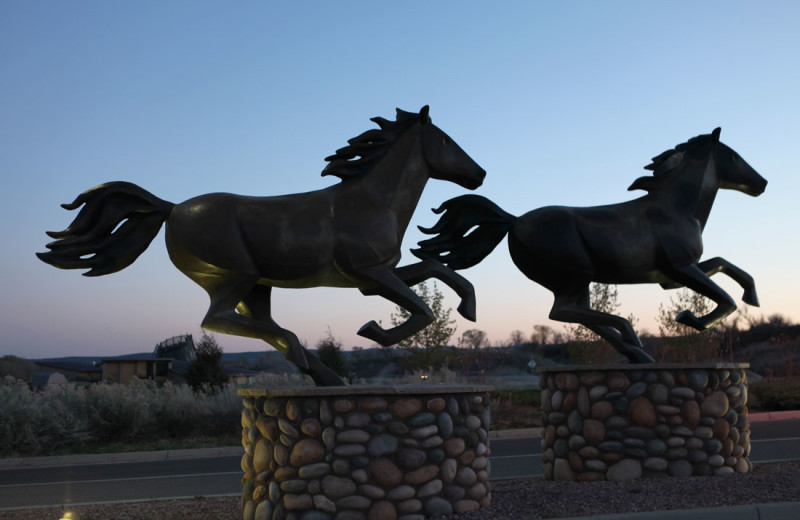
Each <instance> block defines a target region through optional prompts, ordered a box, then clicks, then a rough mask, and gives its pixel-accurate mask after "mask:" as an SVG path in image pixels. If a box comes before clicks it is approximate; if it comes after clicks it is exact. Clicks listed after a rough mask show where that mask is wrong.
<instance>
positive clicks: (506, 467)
mask: <svg viewBox="0 0 800 520" xmlns="http://www.w3.org/2000/svg"><path fill="white" fill-rule="evenodd" d="M751 432H752V438H753V440H752V441H751V447H752V450H751V456H750V460H752V461H753V462H770V461H777V460H800V420H788V421H770V422H763V423H754V424H752V426H751ZM540 452H541V448H540V441H539V439H538V438H530V437H528V438H519V439H495V440H492V455H491V457H490V459H491V461H492V479H493V480H500V479H510V478H522V477H533V476H541V474H542V463H541V457H540ZM240 458H241V457H240V456H227V457H209V458H199V459H185V460H167V461H163V460H162V461H151V462H126V463H115V464H92V465H85V466H57V467H40V468H17V469H0V509H3V508H23V507H33V506H44V505H62V504H81V503H87V502H103V501H134V500H153V499H157V498H170V497H194V496H199V495H202V496H214V495H237V494H239V493H240V492H241V484H240V478H241V471H240V470H239V461H240Z"/></svg>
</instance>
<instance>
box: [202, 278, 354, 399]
mask: <svg viewBox="0 0 800 520" xmlns="http://www.w3.org/2000/svg"><path fill="white" fill-rule="evenodd" d="M200 281H202V282H203V283H202V284H201V285H202V286H203V287H204V288H205V289H206V291H207V292H208V294H209V296H210V297H211V305H210V306H209V309H208V312H207V313H206V317H205V318H204V319H203V323H202V327H203V328H204V329H208V330H211V331H214V332H221V333H224V334H233V335H235V336H246V337H249V338H256V339H261V340H264V341H266V342H267V343H269V344H270V345H272V346H273V347H275V349H276V350H278V351H279V352H280V353H281V354H283V355H284V356H285V357H286V359H287V360H288V361H290V362H292V363H294V364H295V365H296V366H297V368H299V369H300V370H301V371H303V372H305V373H307V374H309V375H310V376H311V377H312V379H314V381H315V382H317V383H318V384H320V385H325V386H336V385H343V384H344V381H342V379H341V378H339V377H338V376H336V374H334V373H333V372H331V371H330V370H329V369H327V367H325V365H323V364H322V363H321V362H319V360H318V359H317V358H315V357H314V356H311V355H308V356H307V355H306V354H307V351H306V350H305V349H304V348H303V346H302V345H301V344H300V341H299V340H298V339H297V336H295V335H294V333H292V332H291V331H288V330H286V329H284V328H281V327H280V326H279V325H278V324H277V323H275V321H273V319H272V316H271V305H270V296H271V291H272V288H271V287H268V286H264V285H259V284H258V276H256V275H246V274H228V275H217V276H216V277H213V278H211V277H206V278H203V279H201V280H200ZM237 310H238V311H239V312H237ZM326 370H327V372H326Z"/></svg>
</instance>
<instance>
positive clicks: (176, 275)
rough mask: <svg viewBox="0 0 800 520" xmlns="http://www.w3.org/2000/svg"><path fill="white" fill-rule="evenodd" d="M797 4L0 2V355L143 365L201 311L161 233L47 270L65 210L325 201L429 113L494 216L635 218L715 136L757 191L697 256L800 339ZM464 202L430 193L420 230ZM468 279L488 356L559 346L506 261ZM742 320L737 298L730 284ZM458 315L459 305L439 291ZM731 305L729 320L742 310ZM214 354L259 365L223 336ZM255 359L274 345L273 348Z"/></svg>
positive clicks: (333, 314)
mask: <svg viewBox="0 0 800 520" xmlns="http://www.w3.org/2000/svg"><path fill="white" fill-rule="evenodd" d="M798 19H800V6H799V4H797V3H796V2H790V1H785V2H776V1H765V2H758V3H756V2H736V1H725V2H723V1H708V2H684V1H676V2H658V3H656V2H635V1H630V2H626V1H608V2H594V1H587V2H582V1H573V2H493V3H489V2H465V1H459V2H444V1H443V2H402V3H397V2H393V3H389V2H197V1H191V2H189V1H186V2H179V1H172V2H156V1H144V2H105V1H97V2H90V1H79V2H56V1H52V2H46V1H31V2H11V1H6V2H0V175H2V179H3V181H2V182H3V189H2V195H3V201H2V204H1V205H0V240H2V249H1V250H0V287H2V292H1V293H0V328H1V330H2V331H3V333H2V334H0V354H16V355H23V356H27V357H44V356H60V355H70V354H75V355H112V354H122V353H126V352H139V351H146V350H149V349H151V348H152V347H153V345H154V344H155V343H157V342H158V341H160V340H161V339H164V338H166V337H168V336H172V335H175V334H181V333H184V332H192V333H195V334H199V326H200V321H201V320H202V317H203V316H204V314H205V311H206V307H207V303H208V302H207V297H206V295H205V293H204V292H203V291H202V289H200V288H199V287H198V286H196V285H194V284H193V283H192V282H191V281H190V280H189V279H188V278H186V277H184V276H183V275H182V274H180V272H178V271H177V270H176V269H175V268H174V267H173V266H172V264H171V263H170V261H169V259H168V257H167V255H166V249H165V247H164V244H163V231H162V234H161V236H160V237H159V238H157V239H156V240H155V241H154V242H153V244H152V245H151V246H150V248H149V249H148V251H147V252H146V253H145V254H144V255H142V256H141V257H140V258H139V260H137V262H136V263H134V264H133V265H132V266H131V267H129V268H127V269H126V270H124V271H122V272H120V273H116V274H114V275H111V276H106V277H100V278H93V279H87V278H84V277H82V276H80V275H79V272H78V271H60V270H57V269H53V268H52V267H50V266H47V265H45V264H44V263H42V262H39V261H38V260H37V259H36V258H35V256H34V252H36V251H43V250H44V244H45V243H47V242H48V241H49V239H48V237H46V236H45V234H44V232H45V231H48V230H60V229H63V228H64V227H66V225H67V224H68V223H69V221H70V220H71V218H72V216H73V215H71V214H70V213H68V212H66V211H64V210H63V209H61V208H60V207H59V204H61V203H64V202H70V201H72V199H73V198H74V197H75V196H76V195H77V194H78V193H80V192H82V191H83V190H85V189H87V188H89V187H91V186H94V185H97V184H100V183H102V182H106V181H112V180H127V181H130V182H134V183H136V184H139V185H140V186H142V187H144V188H145V189H147V190H149V191H151V192H153V193H154V194H155V195H157V196H158V197H161V198H164V199H167V200H170V201H172V202H176V203H177V202H181V201H183V200H185V199H188V198H190V197H192V196H195V195H199V194H202V193H209V192H217V191H225V192H233V193H241V194H251V195H273V194H275V195H277V194H285V193H294V192H302V191H309V190H314V189H319V188H323V187H325V186H328V185H330V184H331V183H333V182H336V179H333V178H331V177H325V178H322V177H320V172H321V171H322V169H323V168H324V166H325V164H326V163H325V162H324V160H323V159H324V157H326V156H328V155H330V154H331V153H333V151H334V150H336V149H337V148H340V147H341V146H343V145H344V144H346V141H347V139H349V138H350V137H353V136H355V135H357V134H359V133H361V132H363V131H364V130H367V129H369V128H372V127H374V125H373V124H372V123H371V122H370V121H369V118H370V117H373V116H382V117H386V118H390V119H393V118H394V109H395V107H400V108H403V109H406V110H413V111H417V110H419V108H420V107H422V106H423V105H426V104H427V105H430V107H431V109H430V110H431V111H430V113H431V117H432V118H433V121H434V122H435V123H436V124H437V126H439V127H440V128H442V129H443V130H444V131H446V132H447V133H449V134H450V135H451V136H452V137H453V138H454V139H455V140H456V141H457V142H458V143H459V144H460V145H461V146H462V147H463V148H464V149H465V150H466V151H467V152H468V153H469V154H470V155H471V156H472V157H473V158H474V159H475V160H476V161H477V162H478V163H479V164H481V166H483V167H484V168H485V169H486V170H487V172H488V175H487V178H486V181H485V183H484V185H483V186H482V187H481V188H479V190H477V192H476V193H479V194H482V195H484V196H486V197H488V198H490V199H492V200H493V201H495V202H496V203H498V204H499V205H500V206H501V207H503V208H504V209H505V210H507V211H509V212H511V213H514V214H517V215H519V214H522V213H524V212H526V211H528V210H530V209H533V208H536V207H540V206H544V205H550V204H564V205H575V206H588V205H595V204H605V203H611V202H618V201H623V200H628V199H630V198H633V197H635V196H637V195H636V194H635V193H631V192H627V191H626V189H627V187H628V186H629V185H630V183H631V182H632V181H633V180H634V179H635V178H637V177H639V176H640V175H643V174H645V173H646V172H645V171H644V170H642V169H641V168H642V166H644V165H645V164H647V163H648V162H649V159H650V158H651V157H653V156H655V155H657V154H659V153H661V152H662V151H664V150H666V149H668V148H671V147H673V146H675V145H676V144H678V143H681V142H684V141H686V140H687V139H688V138H690V137H693V136H695V135H698V134H702V133H709V132H710V131H711V130H712V129H713V128H714V127H716V126H721V127H722V136H721V138H722V141H723V142H725V143H726V144H728V145H729V146H731V147H732V148H734V149H735V150H736V151H737V152H739V153H740V154H741V155H742V156H743V157H744V158H745V159H746V160H747V161H748V162H749V163H750V164H751V165H752V166H753V167H754V168H755V169H756V170H758V171H759V172H760V173H761V174H762V175H763V176H764V177H765V178H767V179H768V180H769V181H770V184H769V186H768V188H767V191H766V193H765V194H764V195H762V196H761V197H759V198H756V199H753V198H750V197H748V196H746V195H743V194H741V193H738V192H721V193H720V194H719V196H718V197H717V201H716V204H715V206H714V210H713V211H712V213H711V218H710V220H709V224H708V226H707V228H706V231H705V235H704V237H705V246H706V254H705V255H704V256H705V257H711V256H723V257H725V258H727V259H728V260H730V261H731V262H733V263H735V264H737V265H739V266H740V267H742V268H743V269H745V270H747V271H749V272H750V273H751V274H752V275H753V276H754V277H755V279H756V282H757V285H758V288H759V293H760V297H761V303H762V308H761V309H760V310H757V309H751V311H750V314H755V315H758V314H759V313H763V314H765V315H769V314H773V313H782V314H784V315H785V316H787V317H789V318H791V319H793V320H796V321H797V320H800V305H798V302H797V300H798V299H797V296H796V295H797V293H798V290H800V282H798V277H797V274H796V272H797V265H798V261H797V258H798V257H799V256H800V246H798V241H797V231H796V222H797V221H798V217H799V216H800V210H799V209H798V204H797V202H796V200H797V194H798V193H800V180H798V175H797V162H798V143H800V139H799V137H800V130H798V126H797V121H798V120H800V101H798V95H797V93H798V92H800V61H799V60H798V56H800V33H798V31H797V20H798ZM464 193H466V191H465V190H464V189H463V188H460V187H458V186H456V185H455V184H450V183H445V182H441V181H435V180H434V181H431V182H429V184H428V187H427V189H426V191H425V193H424V195H423V197H422V199H421V201H420V204H419V206H418V209H417V213H416V214H415V216H414V219H413V220H412V226H411V229H410V230H409V232H408V233H407V235H406V240H405V243H404V246H403V260H402V261H401V264H404V263H410V262H412V261H413V257H412V256H411V255H410V254H409V253H408V250H409V249H410V248H411V247H414V245H415V244H416V242H417V241H418V240H420V239H421V238H422V235H421V234H420V233H419V232H417V231H416V230H415V227H416V226H417V225H423V226H429V225H431V224H432V223H433V222H435V216H434V215H433V214H432V213H431V212H430V211H429V209H430V208H432V207H435V206H438V205H439V204H440V203H441V202H442V201H444V200H446V199H449V198H451V197H454V196H458V195H461V194H464ZM463 274H465V276H467V277H468V278H469V279H470V280H471V281H472V282H473V283H474V285H475V287H476V291H477V295H478V322H477V323H476V324H471V323H469V322H466V321H463V320H459V323H458V327H459V331H458V334H460V333H461V332H462V331H464V330H466V329H467V328H472V327H477V328H480V329H483V330H486V331H487V332H488V334H489V337H490V339H491V340H493V341H499V340H503V339H505V338H507V337H508V335H509V333H510V332H511V331H512V330H513V329H520V330H522V331H524V332H525V333H526V334H527V333H530V332H531V329H532V326H533V325H535V324H548V325H551V326H553V327H554V328H557V329H559V330H560V329H561V328H562V327H561V325H560V324H557V323H553V322H550V321H549V320H548V319H547V313H548V311H549V308H550V305H551V302H552V300H551V295H550V293H549V292H548V291H546V290H545V289H543V288H541V287H539V286H537V285H535V284H534V283H532V282H530V281H528V280H527V279H526V278H525V277H524V276H523V275H522V274H520V273H519V272H518V271H517V270H516V268H515V267H514V265H513V263H512V262H511V260H510V258H509V256H508V251H507V249H506V246H505V245H501V246H500V247H498V249H497V250H496V251H495V252H494V253H493V254H492V255H491V256H490V257H489V258H488V259H487V260H486V261H485V262H484V263H482V264H480V265H479V266H477V267H474V268H472V269H469V270H467V271H464V272H463ZM715 279H719V283H720V284H721V285H722V286H723V287H725V288H726V289H729V290H730V292H731V294H732V295H733V296H734V297H735V298H737V299H738V298H739V297H740V296H741V294H740V293H741V291H740V290H739V289H738V287H736V286H735V285H733V284H731V283H730V282H729V281H728V280H726V279H724V277H721V276H719V275H718V276H717V277H716V278H715ZM444 292H445V293H446V294H447V297H448V299H447V302H448V303H449V304H450V305H451V306H452V307H455V306H456V304H457V301H456V300H455V298H454V297H453V296H452V295H451V293H449V291H448V290H446V289H445V290H444ZM669 294H670V293H667V292H664V291H662V290H661V289H660V288H659V287H657V286H635V287H621V290H620V295H621V300H622V303H623V312H624V313H626V314H627V313H633V314H634V315H636V316H637V317H638V318H639V324H638V328H639V330H640V331H641V330H643V329H649V330H651V331H655V330H656V326H655V324H654V322H653V319H654V317H655V315H656V314H657V311H658V305H659V303H661V302H663V301H665V299H666V298H667V297H668V296H669ZM273 301H274V304H273V305H274V309H275V312H274V314H275V319H276V320H277V321H278V322H279V323H280V324H282V325H283V326H284V327H286V328H289V329H291V330H293V331H295V332H296V333H297V334H298V336H299V337H300V338H301V339H302V340H305V341H306V342H307V343H308V345H309V346H312V347H313V346H314V345H315V344H316V342H317V340H318V339H319V338H320V337H322V336H324V335H325V333H326V330H327V329H328V327H330V330H331V331H332V333H333V334H334V335H335V336H336V337H338V338H340V339H342V340H343V341H344V343H345V344H346V345H361V346H370V345H371V344H370V342H369V341H367V340H363V339H361V338H359V337H358V336H356V334H355V332H356V331H357V330H358V328H359V327H360V326H361V325H362V324H363V323H366V322H367V321H369V320H371V319H377V320H383V321H384V323H388V322H389V321H390V315H391V313H392V312H393V311H394V306H393V305H392V304H390V303H388V302H384V301H382V300H380V299H378V298H377V297H364V296H362V295H361V294H360V293H359V292H358V291H357V290H354V289H309V290H283V291H281V290H276V291H275V293H274V298H273ZM742 305H743V304H742ZM218 339H219V342H220V344H221V345H222V346H223V347H224V348H225V349H226V350H227V351H241V350H258V349H261V348H264V347H266V345H265V344H263V343H261V342H258V341H255V340H247V339H240V338H231V337H226V336H220V337H219V338H218ZM267 348H269V347H267Z"/></svg>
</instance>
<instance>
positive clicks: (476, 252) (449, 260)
mask: <svg viewBox="0 0 800 520" xmlns="http://www.w3.org/2000/svg"><path fill="white" fill-rule="evenodd" d="M433 212H434V213H437V214H439V213H442V212H444V215H442V216H441V217H440V218H439V221H438V222H437V223H436V224H435V225H434V226H433V227H431V228H423V227H420V228H419V229H420V231H422V232H423V233H426V234H428V235H436V236H435V237H433V238H429V239H427V240H423V241H421V242H419V249H413V250H412V251H411V252H412V253H413V254H414V255H415V256H417V257H418V258H421V259H423V260H424V259H428V258H434V259H436V260H439V261H440V262H442V263H443V264H445V265H447V266H448V267H450V268H451V269H466V268H468V267H472V266H473V265H476V264H477V263H478V262H480V261H481V260H483V259H484V258H486V257H487V256H488V255H489V253H491V252H492V251H493V250H494V248H495V247H497V244H499V243H500V242H501V241H502V240H503V238H504V237H505V236H506V233H508V231H509V230H510V229H511V227H512V226H513V225H514V223H515V222H516V221H517V217H515V216H514V215H511V214H510V213H506V212H505V211H503V210H502V209H500V207H499V206H498V205H497V204H495V203H494V202H492V201H490V200H489V199H487V198H485V197H481V196H479V195H462V196H461V197H456V198H454V199H450V200H448V201H446V202H445V203H444V204H442V205H441V206H439V208H438V209H435V210H433Z"/></svg>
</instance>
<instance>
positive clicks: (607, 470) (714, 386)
mask: <svg viewBox="0 0 800 520" xmlns="http://www.w3.org/2000/svg"><path fill="white" fill-rule="evenodd" d="M749 366H750V365H749V364H747V363H699V364H691V365H689V364H686V365H684V364H680V365H678V364H653V365H613V366H607V365H606V366H598V365H582V366H558V367H541V368H540V369H539V371H540V373H541V378H540V386H541V388H542V409H543V415H542V424H543V426H544V428H543V433H542V459H543V462H544V477H545V479H546V480H573V481H575V480H577V481H595V480H628V479H636V478H642V477H645V478H647V477H688V476H692V475H704V476H707V475H724V474H729V473H734V472H738V473H747V472H749V471H751V470H752V465H751V463H750V459H749V455H750V422H749V420H748V417H747V376H746V374H745V369H746V368H749Z"/></svg>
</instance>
